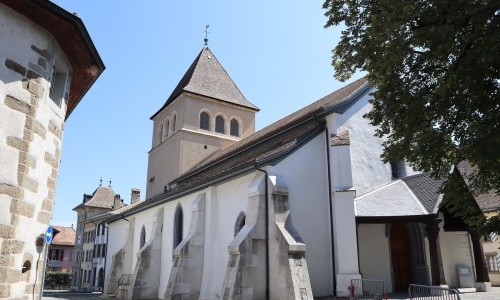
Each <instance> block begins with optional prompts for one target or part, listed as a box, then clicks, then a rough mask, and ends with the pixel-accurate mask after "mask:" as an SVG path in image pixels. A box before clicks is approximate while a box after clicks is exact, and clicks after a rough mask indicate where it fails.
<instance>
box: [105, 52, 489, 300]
mask: <svg viewBox="0 0 500 300" xmlns="http://www.w3.org/2000/svg"><path fill="white" fill-rule="evenodd" d="M371 91H373V88H372V87H371V86H370V85H369V84H368V82H367V79H366V78H362V79H359V80H357V81H354V82H353V83H351V84H348V85H346V86H345V87H343V88H341V89H339V90H337V91H335V92H333V93H331V94H329V95H327V96H325V97H323V98H321V99H319V100H318V101H316V102H314V103H312V104H310V105H308V106H306V107H304V108H302V109H300V110H298V111H296V112H294V113H293V114H291V115H289V116H287V117H285V118H283V119H281V120H278V121H277V122H275V123H273V124H271V125H269V126H267V127H265V128H263V129H262V130H259V131H257V132H255V113H256V112H258V110H259V109H258V108H257V107H256V106H255V105H253V104H252V103H250V102H249V101H248V100H247V99H246V98H245V97H244V96H243V95H242V93H241V92H240V90H239V89H238V88H237V86H236V85H235V84H234V82H233V81H232V80H231V78H230V77H229V75H228V74H227V73H226V71H225V70H224V68H223V67H222V66H221V64H220V63H219V61H218V60H217V58H216V57H215V56H214V54H213V52H212V51H211V50H210V49H209V48H208V47H204V48H203V49H202V50H201V51H200V53H199V55H198V56H197V57H196V59H195V60H194V62H193V63H192V64H191V66H190V67H189V69H188V70H187V72H186V73H185V74H184V76H183V77H182V79H181V80H180V82H179V83H178V85H177V86H176V88H175V89H174V91H173V92H172V94H171V95H170V96H169V97H168V98H167V100H166V102H165V104H164V105H163V106H162V107H161V108H160V109H159V110H158V111H157V112H156V113H155V114H154V115H153V116H152V117H151V120H152V121H153V122H154V126H153V135H152V148H151V150H150V151H149V164H148V177H147V191H146V200H145V201H144V202H142V203H140V204H138V205H137V206H135V207H133V208H131V209H129V210H127V211H124V212H123V213H120V214H115V215H113V216H111V217H110V218H108V219H107V226H108V229H109V234H108V237H109V241H108V252H107V260H106V268H105V274H106V278H105V286H104V296H108V297H117V298H125V299H313V297H322V296H332V295H337V296H348V293H349V291H348V289H347V288H348V286H349V285H350V283H351V280H352V279H361V278H368V279H380V280H384V281H385V286H386V290H387V292H393V291H398V290H401V289H404V288H407V285H408V283H422V284H438V285H439V284H443V285H449V286H451V287H458V286H459V285H460V282H459V280H458V279H457V275H456V266H457V265H464V266H466V267H468V268H469V269H471V270H473V271H474V272H476V271H477V272H479V271H481V270H480V269H478V265H477V263H476V261H475V260H474V255H473V250H472V248H473V247H472V245H471V244H470V243H471V242H472V241H471V239H470V236H469V234H468V233H467V229H466V228H465V227H464V226H463V224H461V223H460V222H456V220H454V218H453V217H452V216H448V215H446V216H443V214H446V212H443V211H442V209H441V208H440V203H441V202H442V198H443V197H442V195H440V194H439V192H438V189H437V188H438V187H439V182H437V181H435V180H433V179H431V178H430V177H429V176H428V175H427V174H421V173H419V172H415V171H414V170H412V169H411V168H410V167H408V166H407V165H405V164H404V163H403V162H400V163H397V164H386V163H384V162H382V161H381V159H380V154H381V153H382V150H383V147H382V142H383V140H382V139H379V138H376V137H374V127H373V126H372V125H370V124H369V121H368V120H367V119H365V118H363V115H364V114H365V113H367V112H368V111H369V110H370V109H371V106H370V103H369V101H368V100H369V99H370V92H371ZM276 100H277V101H279V100H280V99H276ZM452 225H453V226H452ZM456 247H458V248H456ZM474 249H475V248H474ZM400 250H401V251H400ZM443 253H446V257H445V256H444V255H443ZM398 255H399V256H398ZM399 261H401V262H404V263H401V264H399V265H398V264H397V262H399ZM477 279H478V280H479V279H481V278H480V277H479V276H477ZM483 281H484V280H483Z"/></svg>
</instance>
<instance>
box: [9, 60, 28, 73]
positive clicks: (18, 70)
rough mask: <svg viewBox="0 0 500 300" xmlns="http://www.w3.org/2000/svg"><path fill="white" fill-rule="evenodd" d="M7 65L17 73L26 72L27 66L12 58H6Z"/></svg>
mask: <svg viewBox="0 0 500 300" xmlns="http://www.w3.org/2000/svg"><path fill="white" fill-rule="evenodd" d="M5 66H6V67H7V68H9V69H11V70H12V71H14V72H16V73H19V74H21V75H22V76H24V74H26V68H25V67H23V66H21V65H20V64H18V63H16V62H15V61H13V60H11V59H6V60H5Z"/></svg>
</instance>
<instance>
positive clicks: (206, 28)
mask: <svg viewBox="0 0 500 300" xmlns="http://www.w3.org/2000/svg"><path fill="white" fill-rule="evenodd" d="M209 26H210V25H205V39H204V41H205V47H208V33H209V31H208V27H209Z"/></svg>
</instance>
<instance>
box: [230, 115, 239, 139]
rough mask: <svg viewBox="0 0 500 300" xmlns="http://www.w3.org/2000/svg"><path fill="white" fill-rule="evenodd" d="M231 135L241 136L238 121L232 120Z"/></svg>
mask: <svg viewBox="0 0 500 300" xmlns="http://www.w3.org/2000/svg"><path fill="white" fill-rule="evenodd" d="M230 125H231V126H230V127H231V132H230V133H231V135H232V136H240V123H239V122H238V120H236V119H232V120H231V124H230Z"/></svg>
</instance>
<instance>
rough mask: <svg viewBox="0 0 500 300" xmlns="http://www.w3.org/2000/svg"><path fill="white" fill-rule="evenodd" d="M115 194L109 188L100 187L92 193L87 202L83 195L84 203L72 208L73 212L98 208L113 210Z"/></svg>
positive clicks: (85, 196)
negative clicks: (83, 208)
mask: <svg viewBox="0 0 500 300" xmlns="http://www.w3.org/2000/svg"><path fill="white" fill-rule="evenodd" d="M115 196H119V195H117V194H115V192H114V191H113V189H112V188H111V187H106V186H102V185H100V186H99V187H98V188H97V189H96V190H95V191H94V192H93V193H92V197H91V198H90V199H89V200H86V199H87V197H88V195H84V202H83V203H81V204H79V205H78V206H76V207H75V208H73V210H75V209H77V208H81V207H84V206H86V207H100V208H113V205H114V201H115Z"/></svg>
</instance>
